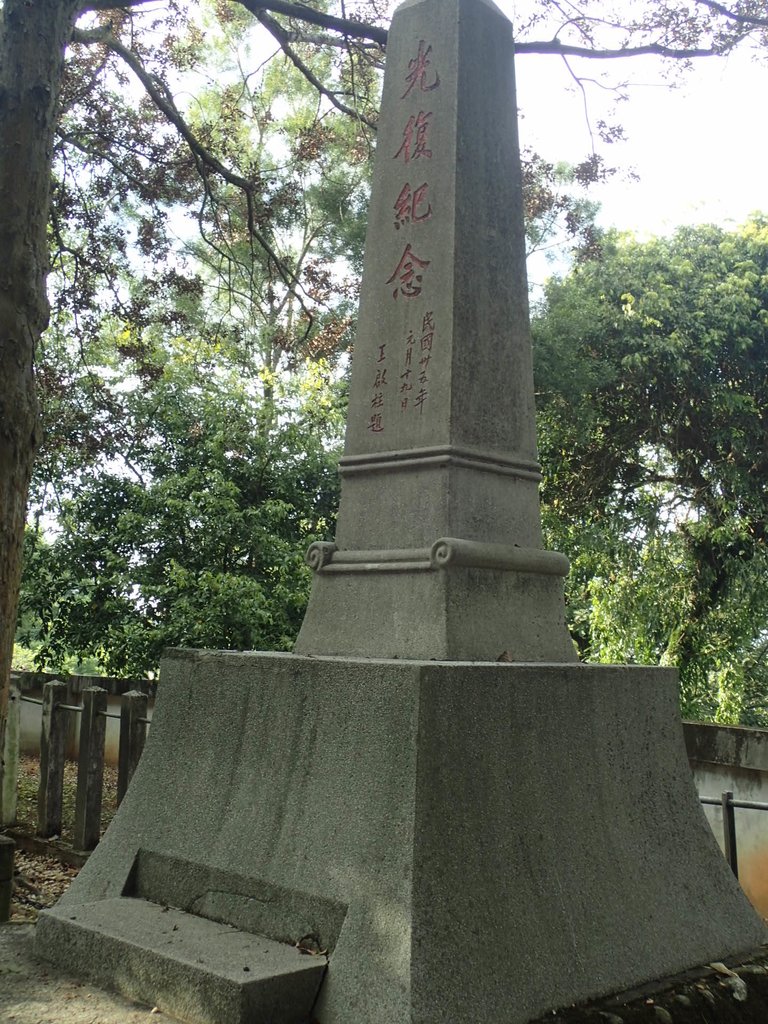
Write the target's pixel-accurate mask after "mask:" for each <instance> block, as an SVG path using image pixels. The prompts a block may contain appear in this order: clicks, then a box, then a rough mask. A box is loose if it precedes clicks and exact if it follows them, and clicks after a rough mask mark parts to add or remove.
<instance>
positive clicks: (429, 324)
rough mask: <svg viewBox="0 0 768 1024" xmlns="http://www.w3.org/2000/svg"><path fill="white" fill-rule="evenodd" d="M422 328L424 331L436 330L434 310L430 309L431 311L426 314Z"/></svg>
mask: <svg viewBox="0 0 768 1024" xmlns="http://www.w3.org/2000/svg"><path fill="white" fill-rule="evenodd" d="M421 329H422V331H425V332H426V331H434V329H435V314H434V311H433V310H431V309H430V311H429V312H428V313H425V314H424V319H423V320H422V321H421Z"/></svg>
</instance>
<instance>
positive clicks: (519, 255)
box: [296, 0, 575, 661]
mask: <svg viewBox="0 0 768 1024" xmlns="http://www.w3.org/2000/svg"><path fill="white" fill-rule="evenodd" d="M381 111H382V112H381V123H380V128H379V134H378V142H377V152H376V164H375V170H374V182H373V192H372V197H371V208H370V215H369V224H368V236H367V244H366V262H365V270H364V274H363V283H362V294H361V301H360V316H359V328H358V335H357V340H356V343H355V350H354V357H353V364H352V383H351V394H350V404H349V416H348V423H347V436H346V445H345V451H344V456H343V458H342V460H341V467H340V468H341V473H342V494H341V505H340V509H339V518H338V529H337V534H336V540H335V543H333V544H316V545H314V546H313V547H312V548H311V549H310V551H309V553H308V560H309V563H310V565H311V566H312V567H313V569H314V570H315V573H316V577H315V581H314V587H313V591H312V597H311V600H310V605H309V609H308V611H307V615H306V618H305V620H304V625H303V628H302V631H301V634H300V636H299V639H298V643H297V644H296V652H297V653H301V654H336V655H360V656H368V657H385V658H427V659H429V658H437V659H445V660H459V661H473V660H474V661H476V660H480V661H492V660H495V659H496V658H498V657H499V656H500V655H502V654H504V656H505V657H507V658H509V659H511V660H514V661H573V660H575V653H574V648H573V644H572V643H571V641H570V638H569V636H568V633H567V630H566V626H565V621H564V608H563V589H562V577H563V576H564V575H565V573H566V572H567V569H568V562H567V559H566V558H565V557H564V556H562V555H559V554H557V553H555V552H550V551H545V550H543V548H542V539H541V523H540V516H539V504H538V486H539V482H540V480H541V474H540V468H539V465H538V463H537V453H536V430H535V410H534V400H533V371H532V363H531V341H530V329H529V323H528V296H527V281H526V273H525V234H524V228H523V203H522V184H521V173H520V158H519V149H518V139H517V106H516V102H515V84H514V64H513V43H512V34H511V26H510V23H509V21H508V20H507V19H506V18H505V17H504V16H503V15H502V14H501V12H500V11H499V10H498V9H497V8H496V7H495V6H494V4H492V3H490V2H488V0H409V2H406V3H404V4H402V5H401V6H400V7H399V8H398V12H397V16H396V17H395V19H394V21H393V23H392V29H391V31H390V36H389V44H388V52H387V70H386V76H385V81H384V94H383V99H382V106H381Z"/></svg>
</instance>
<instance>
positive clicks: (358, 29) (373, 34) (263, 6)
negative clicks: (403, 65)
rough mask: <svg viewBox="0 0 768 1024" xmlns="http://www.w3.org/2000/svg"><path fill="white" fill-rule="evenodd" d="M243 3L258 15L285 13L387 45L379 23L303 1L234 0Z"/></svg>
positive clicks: (300, 19)
mask: <svg viewBox="0 0 768 1024" xmlns="http://www.w3.org/2000/svg"><path fill="white" fill-rule="evenodd" d="M233 2H235V3H239V4H242V6H243V7H245V8H246V10H249V11H250V12H251V14H254V15H256V17H258V15H259V12H260V11H272V13H273V14H284V15H285V16H286V17H288V18H297V19H298V20H299V21H306V22H309V24H310V25H320V27H321V28H327V29H331V30H333V31H334V32H341V34H342V35H345V36H353V37H355V38H362V39H370V40H371V41H372V42H374V43H379V45H380V46H386V43H387V30H386V29H385V28H380V27H379V26H378V25H369V24H367V23H366V22H364V21H352V20H350V19H349V18H335V17H333V16H332V15H330V14H323V13H322V12H321V11H316V10H315V9H314V8H313V7H307V6H306V5H305V4H301V3H289V2H286V0H233Z"/></svg>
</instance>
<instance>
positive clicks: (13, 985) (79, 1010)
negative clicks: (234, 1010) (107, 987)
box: [0, 924, 172, 1024]
mask: <svg viewBox="0 0 768 1024" xmlns="http://www.w3.org/2000/svg"><path fill="white" fill-rule="evenodd" d="M34 930H35V928H34V925H32V924H5V925H0V1021H2V1022H3V1024H150V1022H151V1021H160V1020H165V1021H169V1022H170V1021H171V1020H172V1018H170V1017H167V1016H166V1015H165V1014H159V1013H158V1012H157V1011H156V1010H153V1008H152V1007H151V1006H138V1005H137V1004H136V1003H132V1002H129V1001H128V1000H127V999H122V998H121V997H120V996H117V995H112V994H110V993H108V992H103V991H101V990H100V989H96V988H93V987H92V986H91V985H85V984H82V983H81V982H79V981H76V980H75V979H74V978H72V977H71V976H69V975H65V974H63V973H62V972H61V971H57V970H55V969H54V968H53V967H50V966H48V965H47V964H44V963H43V962H42V961H39V960H37V959H36V958H35V956H34V953H33V941H34Z"/></svg>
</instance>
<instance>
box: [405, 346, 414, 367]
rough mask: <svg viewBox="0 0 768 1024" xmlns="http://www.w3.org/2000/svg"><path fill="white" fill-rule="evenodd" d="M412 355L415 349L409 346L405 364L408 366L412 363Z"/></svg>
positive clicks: (406, 351)
mask: <svg viewBox="0 0 768 1024" xmlns="http://www.w3.org/2000/svg"><path fill="white" fill-rule="evenodd" d="M412 355H413V349H412V348H407V349H406V350H405V365H406V366H410V365H411V356H412Z"/></svg>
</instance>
